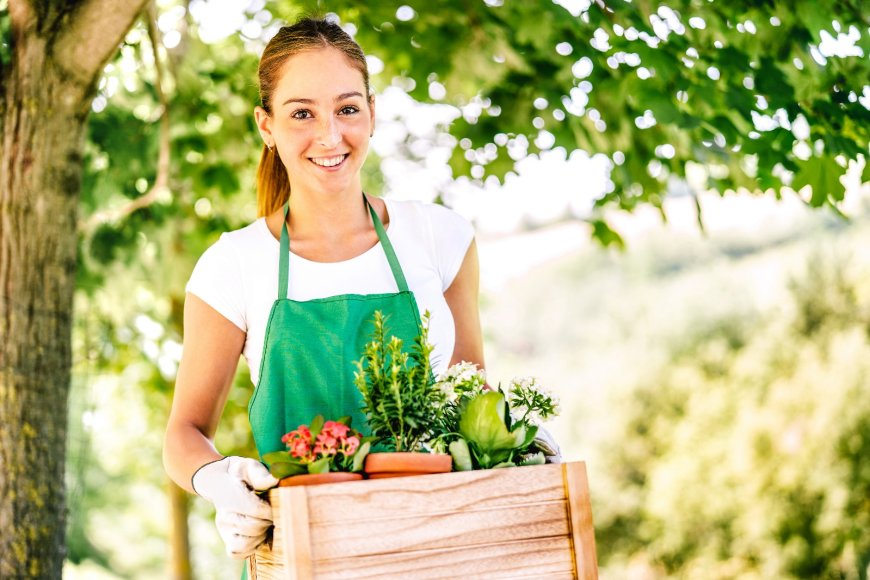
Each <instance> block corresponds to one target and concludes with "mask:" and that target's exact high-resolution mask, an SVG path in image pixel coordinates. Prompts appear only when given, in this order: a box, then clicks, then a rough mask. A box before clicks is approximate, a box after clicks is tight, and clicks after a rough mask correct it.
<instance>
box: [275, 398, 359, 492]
mask: <svg viewBox="0 0 870 580" xmlns="http://www.w3.org/2000/svg"><path fill="white" fill-rule="evenodd" d="M281 442H282V443H284V445H285V446H286V447H287V450H286V451H273V452H272V453H267V454H265V455H264V456H263V461H265V462H266V463H267V464H269V471H270V472H271V473H272V475H273V476H275V477H276V478H278V479H279V480H280V482H279V484H278V485H279V486H291V485H313V484H319V483H335V482H339V481H352V480H356V479H362V478H363V476H362V473H361V472H362V468H363V462H364V460H365V457H366V455H367V454H368V452H369V448H370V447H371V441H369V440H366V438H364V437H362V436H361V435H360V433H359V432H357V431H355V430H353V429H351V427H350V417H342V418H341V419H339V420H338V421H324V419H323V416H322V415H318V416H316V417H315V418H314V419H313V420H312V421H311V424H310V425H300V426H299V427H298V428H296V429H294V430H293V431H290V432H289V433H286V434H285V435H284V436H283V437H281Z"/></svg>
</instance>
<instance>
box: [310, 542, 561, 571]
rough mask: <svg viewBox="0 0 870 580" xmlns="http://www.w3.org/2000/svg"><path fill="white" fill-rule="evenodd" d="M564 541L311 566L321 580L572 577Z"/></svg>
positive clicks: (422, 552) (421, 552) (417, 552)
mask: <svg viewBox="0 0 870 580" xmlns="http://www.w3.org/2000/svg"><path fill="white" fill-rule="evenodd" d="M570 554H571V546H570V540H569V539H568V537H567V536H562V537H553V538H538V539H534V540H520V541H514V542H503V543H497V544H489V545H481V546H477V547H475V548H474V549H473V550H469V549H465V548H463V547H456V548H443V549H437V550H414V551H407V552H393V553H389V554H379V555H376V556H363V557H359V558H339V559H334V560H323V561H316V562H315V564H314V569H315V575H316V577H317V578H318V579H322V580H350V579H359V580H365V579H375V578H376V579H378V580H381V579H384V580H386V579H391V578H396V579H398V578H414V580H435V579H448V578H449V579H454V578H462V579H463V580H477V579H479V580H489V579H491V578H496V577H497V578H500V579H507V578H541V577H543V576H546V577H547V578H552V577H558V575H560V574H564V575H566V576H565V577H566V578H572V577H573V573H572V570H573V562H572V559H571V555H570Z"/></svg>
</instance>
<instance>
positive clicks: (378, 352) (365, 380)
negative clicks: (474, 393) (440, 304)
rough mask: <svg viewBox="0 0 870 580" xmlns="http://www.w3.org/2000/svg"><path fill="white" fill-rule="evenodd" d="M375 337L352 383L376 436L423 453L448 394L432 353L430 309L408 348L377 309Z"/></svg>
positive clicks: (393, 447)
mask: <svg viewBox="0 0 870 580" xmlns="http://www.w3.org/2000/svg"><path fill="white" fill-rule="evenodd" d="M372 327H373V330H372V335H371V337H372V340H371V342H369V343H368V344H367V345H366V346H365V349H364V351H363V354H362V357H361V358H360V360H359V361H357V363H356V365H357V372H356V373H355V374H354V384H355V385H356V386H357V388H358V389H359V391H360V393H361V394H362V397H363V412H364V413H365V415H366V420H367V422H368V424H369V427H370V428H371V431H372V435H373V436H375V437H377V438H378V439H379V440H380V442H382V443H385V444H386V445H387V446H388V448H389V449H390V450H393V451H422V450H423V446H424V445H425V444H426V443H428V442H429V441H430V440H431V439H432V437H433V436H434V433H433V424H435V423H437V422H438V420H439V417H440V415H441V408H442V406H443V404H444V402H445V397H444V393H443V392H442V391H441V390H440V389H438V387H437V386H436V384H435V377H434V376H433V375H432V367H431V363H430V360H429V357H430V355H431V353H432V348H433V347H432V345H431V344H429V340H428V339H429V313H428V312H427V313H425V314H424V315H423V323H422V325H421V326H420V332H419V334H418V335H417V336H416V337H415V338H414V344H413V346H412V347H411V349H410V352H407V351H405V350H403V342H402V340H401V339H400V338H398V337H396V336H392V335H390V334H389V326H388V321H387V317H385V316H384V315H383V313H382V312H381V311H379V310H378V311H376V312H375V317H374V320H373V321H372Z"/></svg>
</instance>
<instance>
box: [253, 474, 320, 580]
mask: <svg viewBox="0 0 870 580" xmlns="http://www.w3.org/2000/svg"><path fill="white" fill-rule="evenodd" d="M279 490H283V491H282V492H279ZM269 500H270V502H271V503H272V515H273V516H274V521H275V527H274V528H273V529H272V534H273V535H272V542H271V547H269V546H261V547H260V548H258V549H257V552H256V554H255V562H254V566H255V568H256V571H257V579H256V580H273V579H274V580H309V579H310V578H312V577H313V574H314V572H313V569H314V567H313V560H312V558H311V535H310V529H309V521H308V494H307V493H306V488H304V487H292V488H278V489H276V490H272V492H270V494H269Z"/></svg>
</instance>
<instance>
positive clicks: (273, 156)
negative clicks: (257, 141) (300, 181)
mask: <svg viewBox="0 0 870 580" xmlns="http://www.w3.org/2000/svg"><path fill="white" fill-rule="evenodd" d="M288 199H290V179H289V177H288V176H287V169H286V168H285V167H284V164H283V163H282V162H281V158H280V157H279V156H278V150H277V148H274V147H273V148H272V149H269V148H268V147H266V146H265V145H263V152H262V153H261V154H260V165H259V166H258V167H257V216H258V217H263V216H267V215H269V214H272V213H274V212H276V211H277V210H278V209H279V208H280V207H281V206H283V205H284V203H285V202H286V201H287V200H288Z"/></svg>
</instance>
